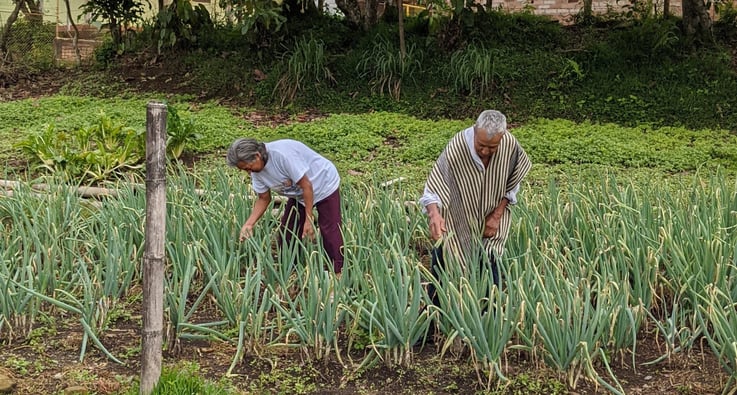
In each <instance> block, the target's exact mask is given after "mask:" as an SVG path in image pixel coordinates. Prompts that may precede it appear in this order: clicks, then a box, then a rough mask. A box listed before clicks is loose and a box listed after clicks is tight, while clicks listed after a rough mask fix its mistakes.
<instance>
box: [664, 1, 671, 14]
mask: <svg viewBox="0 0 737 395" xmlns="http://www.w3.org/2000/svg"><path fill="white" fill-rule="evenodd" d="M669 17H670V0H663V19H668V18H669Z"/></svg>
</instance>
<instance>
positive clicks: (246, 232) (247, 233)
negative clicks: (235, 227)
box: [239, 222, 253, 241]
mask: <svg viewBox="0 0 737 395" xmlns="http://www.w3.org/2000/svg"><path fill="white" fill-rule="evenodd" d="M251 236H253V224H251V223H250V222H246V223H245V224H243V227H241V234H240V239H239V240H240V241H243V240H245V239H247V238H249V237H251Z"/></svg>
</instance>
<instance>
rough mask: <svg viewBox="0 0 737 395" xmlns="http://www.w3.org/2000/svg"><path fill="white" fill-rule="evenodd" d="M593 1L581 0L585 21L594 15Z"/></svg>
mask: <svg viewBox="0 0 737 395" xmlns="http://www.w3.org/2000/svg"><path fill="white" fill-rule="evenodd" d="M593 3H594V1H593V0H583V17H584V20H585V21H587V22H589V21H591V17H592V16H593V15H594V4H593Z"/></svg>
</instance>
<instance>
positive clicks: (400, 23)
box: [397, 0, 407, 64]
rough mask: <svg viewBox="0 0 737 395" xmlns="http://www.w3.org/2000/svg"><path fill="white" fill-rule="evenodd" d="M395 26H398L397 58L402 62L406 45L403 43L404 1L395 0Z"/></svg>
mask: <svg viewBox="0 0 737 395" xmlns="http://www.w3.org/2000/svg"><path fill="white" fill-rule="evenodd" d="M397 18H398V19H397V25H398V26H397V27H398V28H399V60H400V61H401V62H402V64H404V58H405V57H406V56H407V47H406V46H405V44H404V3H403V2H402V0H397Z"/></svg>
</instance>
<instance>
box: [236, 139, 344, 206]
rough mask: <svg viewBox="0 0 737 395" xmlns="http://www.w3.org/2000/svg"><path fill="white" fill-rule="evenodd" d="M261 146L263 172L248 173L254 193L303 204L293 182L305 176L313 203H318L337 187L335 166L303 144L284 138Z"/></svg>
mask: <svg viewBox="0 0 737 395" xmlns="http://www.w3.org/2000/svg"><path fill="white" fill-rule="evenodd" d="M265 144H266V152H267V153H268V154H269V160H268V161H267V162H266V165H265V166H264V168H263V170H261V171H259V172H255V171H254V172H251V185H252V186H253V190H254V191H255V192H256V193H264V192H266V191H268V190H272V191H274V192H276V193H277V194H279V195H282V196H286V197H288V198H294V199H297V201H299V202H300V203H302V204H304V202H303V200H302V188H301V187H300V186H299V185H297V181H299V180H300V179H301V178H302V177H303V176H305V175H306V176H307V178H308V179H309V180H310V182H311V183H312V190H313V193H314V202H315V203H318V202H320V201H322V200H323V199H325V198H326V197H328V196H330V194H332V193H333V192H335V191H336V190H337V189H338V187H339V186H340V175H338V169H336V168H335V165H333V163H332V162H330V161H329V160H327V159H325V157H323V156H322V155H320V154H318V153H317V152H315V151H313V150H312V149H310V147H308V146H306V145H304V144H303V143H301V142H299V141H296V140H287V139H285V140H276V141H272V142H270V143H265Z"/></svg>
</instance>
